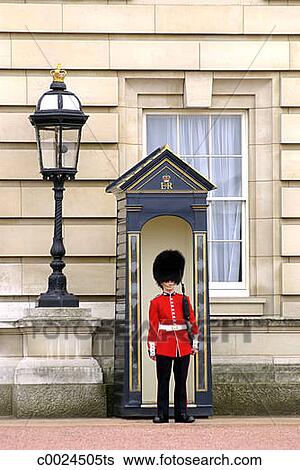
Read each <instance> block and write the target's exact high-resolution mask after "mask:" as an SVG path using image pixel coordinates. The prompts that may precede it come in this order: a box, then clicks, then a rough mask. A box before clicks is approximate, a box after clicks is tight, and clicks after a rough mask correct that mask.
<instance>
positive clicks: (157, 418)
mask: <svg viewBox="0 0 300 470" xmlns="http://www.w3.org/2000/svg"><path fill="white" fill-rule="evenodd" d="M168 422H169V418H165V417H164V416H155V418H153V423H155V424H160V423H168Z"/></svg>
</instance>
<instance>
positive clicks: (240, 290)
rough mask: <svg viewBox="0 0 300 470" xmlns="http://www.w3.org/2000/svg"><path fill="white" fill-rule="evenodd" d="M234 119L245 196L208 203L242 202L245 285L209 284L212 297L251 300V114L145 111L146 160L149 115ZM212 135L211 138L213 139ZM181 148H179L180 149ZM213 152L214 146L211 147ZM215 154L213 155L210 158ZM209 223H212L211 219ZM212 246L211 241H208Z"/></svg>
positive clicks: (209, 198) (243, 272) (200, 111)
mask: <svg viewBox="0 0 300 470" xmlns="http://www.w3.org/2000/svg"><path fill="white" fill-rule="evenodd" d="M158 114H160V115H163V114H165V115H168V116H178V115H205V116H207V115H209V116H213V115H231V116H233V115H234V116H237V115H238V116H241V144H242V148H241V158H242V196H240V197H228V198H224V197H223V198H222V197H220V198H218V197H212V196H210V193H208V197H207V201H208V203H210V202H211V201H218V200H220V201H226V200H228V201H239V200H240V201H241V202H242V215H241V217H242V227H241V229H242V236H241V240H242V241H241V245H242V247H241V250H242V251H241V252H242V281H241V282H212V281H210V282H209V289H210V296H211V297H248V296H249V262H250V257H249V198H248V184H249V182H248V113H247V111H244V110H234V109H233V110H226V111H225V110H215V109H214V110H207V109H206V110H204V109H203V110H202V109H201V110H200V109H174V108H172V109H171V110H170V109H164V110H162V109H151V110H143V123H142V125H143V129H142V152H143V158H144V157H146V155H147V125H146V120H147V116H148V115H158ZM178 122H179V119H177V128H176V134H177V135H176V139H177V147H178V138H179V132H178ZM210 137H211V133H210V134H209V139H210ZM178 148H179V147H178ZM209 148H211V146H210V147H209ZM210 155H211V154H209V156H210ZM208 223H209V219H208ZM208 243H209V240H208Z"/></svg>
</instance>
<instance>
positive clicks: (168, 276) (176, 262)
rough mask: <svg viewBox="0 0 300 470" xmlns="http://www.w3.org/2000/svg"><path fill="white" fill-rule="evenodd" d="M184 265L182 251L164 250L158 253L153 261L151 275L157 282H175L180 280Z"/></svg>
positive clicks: (159, 283)
mask: <svg viewBox="0 0 300 470" xmlns="http://www.w3.org/2000/svg"><path fill="white" fill-rule="evenodd" d="M184 266H185V259H184V256H183V255H182V253H180V251H177V250H165V251H162V252H161V253H159V254H158V255H157V256H156V258H155V260H154V263H153V277H154V279H155V280H156V282H157V284H158V285H159V286H160V287H162V286H161V283H162V282H166V281H174V282H175V284H179V283H180V282H181V279H182V276H183V271H184Z"/></svg>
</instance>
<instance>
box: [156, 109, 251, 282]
mask: <svg viewBox="0 0 300 470" xmlns="http://www.w3.org/2000/svg"><path fill="white" fill-rule="evenodd" d="M177 142H178V149H177ZM164 144H169V145H170V147H171V148H172V149H173V150H174V151H175V152H177V151H178V153H179V154H180V155H181V156H182V158H183V159H184V160H185V161H186V162H187V163H189V164H190V165H191V166H193V167H194V168H196V169H197V170H198V171H199V172H200V173H202V174H203V175H204V176H206V177H207V178H209V179H210V180H211V181H212V182H213V183H215V184H216V185H217V186H218V189H217V190H214V191H213V192H212V193H211V194H210V196H211V197H212V198H213V199H214V198H216V197H217V198H225V197H226V198H227V197H232V198H234V197H239V196H242V155H241V153H242V149H241V117H240V116H230V115H224V116H211V117H209V116H208V115H206V116H204V115H201V116H200V115H198V116H196V115H179V116H174V115H173V116H172V115H155V116H154V115H152V116H147V150H148V153H150V152H152V151H153V150H154V149H155V148H157V147H161V146H162V145H164ZM241 224H242V202H240V201H234V200H232V201H222V200H220V199H219V200H213V201H212V202H211V205H210V209H209V224H208V231H209V233H208V238H209V240H210V243H209V250H210V261H211V266H210V280H211V281H213V282H239V281H241V280H242V279H241Z"/></svg>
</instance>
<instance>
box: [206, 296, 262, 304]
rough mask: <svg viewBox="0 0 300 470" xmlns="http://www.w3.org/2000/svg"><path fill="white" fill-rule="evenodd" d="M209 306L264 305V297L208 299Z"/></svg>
mask: <svg viewBox="0 0 300 470" xmlns="http://www.w3.org/2000/svg"><path fill="white" fill-rule="evenodd" d="M209 300H210V303H211V304H265V303H266V302H267V299H266V298H265V297H210V299H209Z"/></svg>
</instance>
